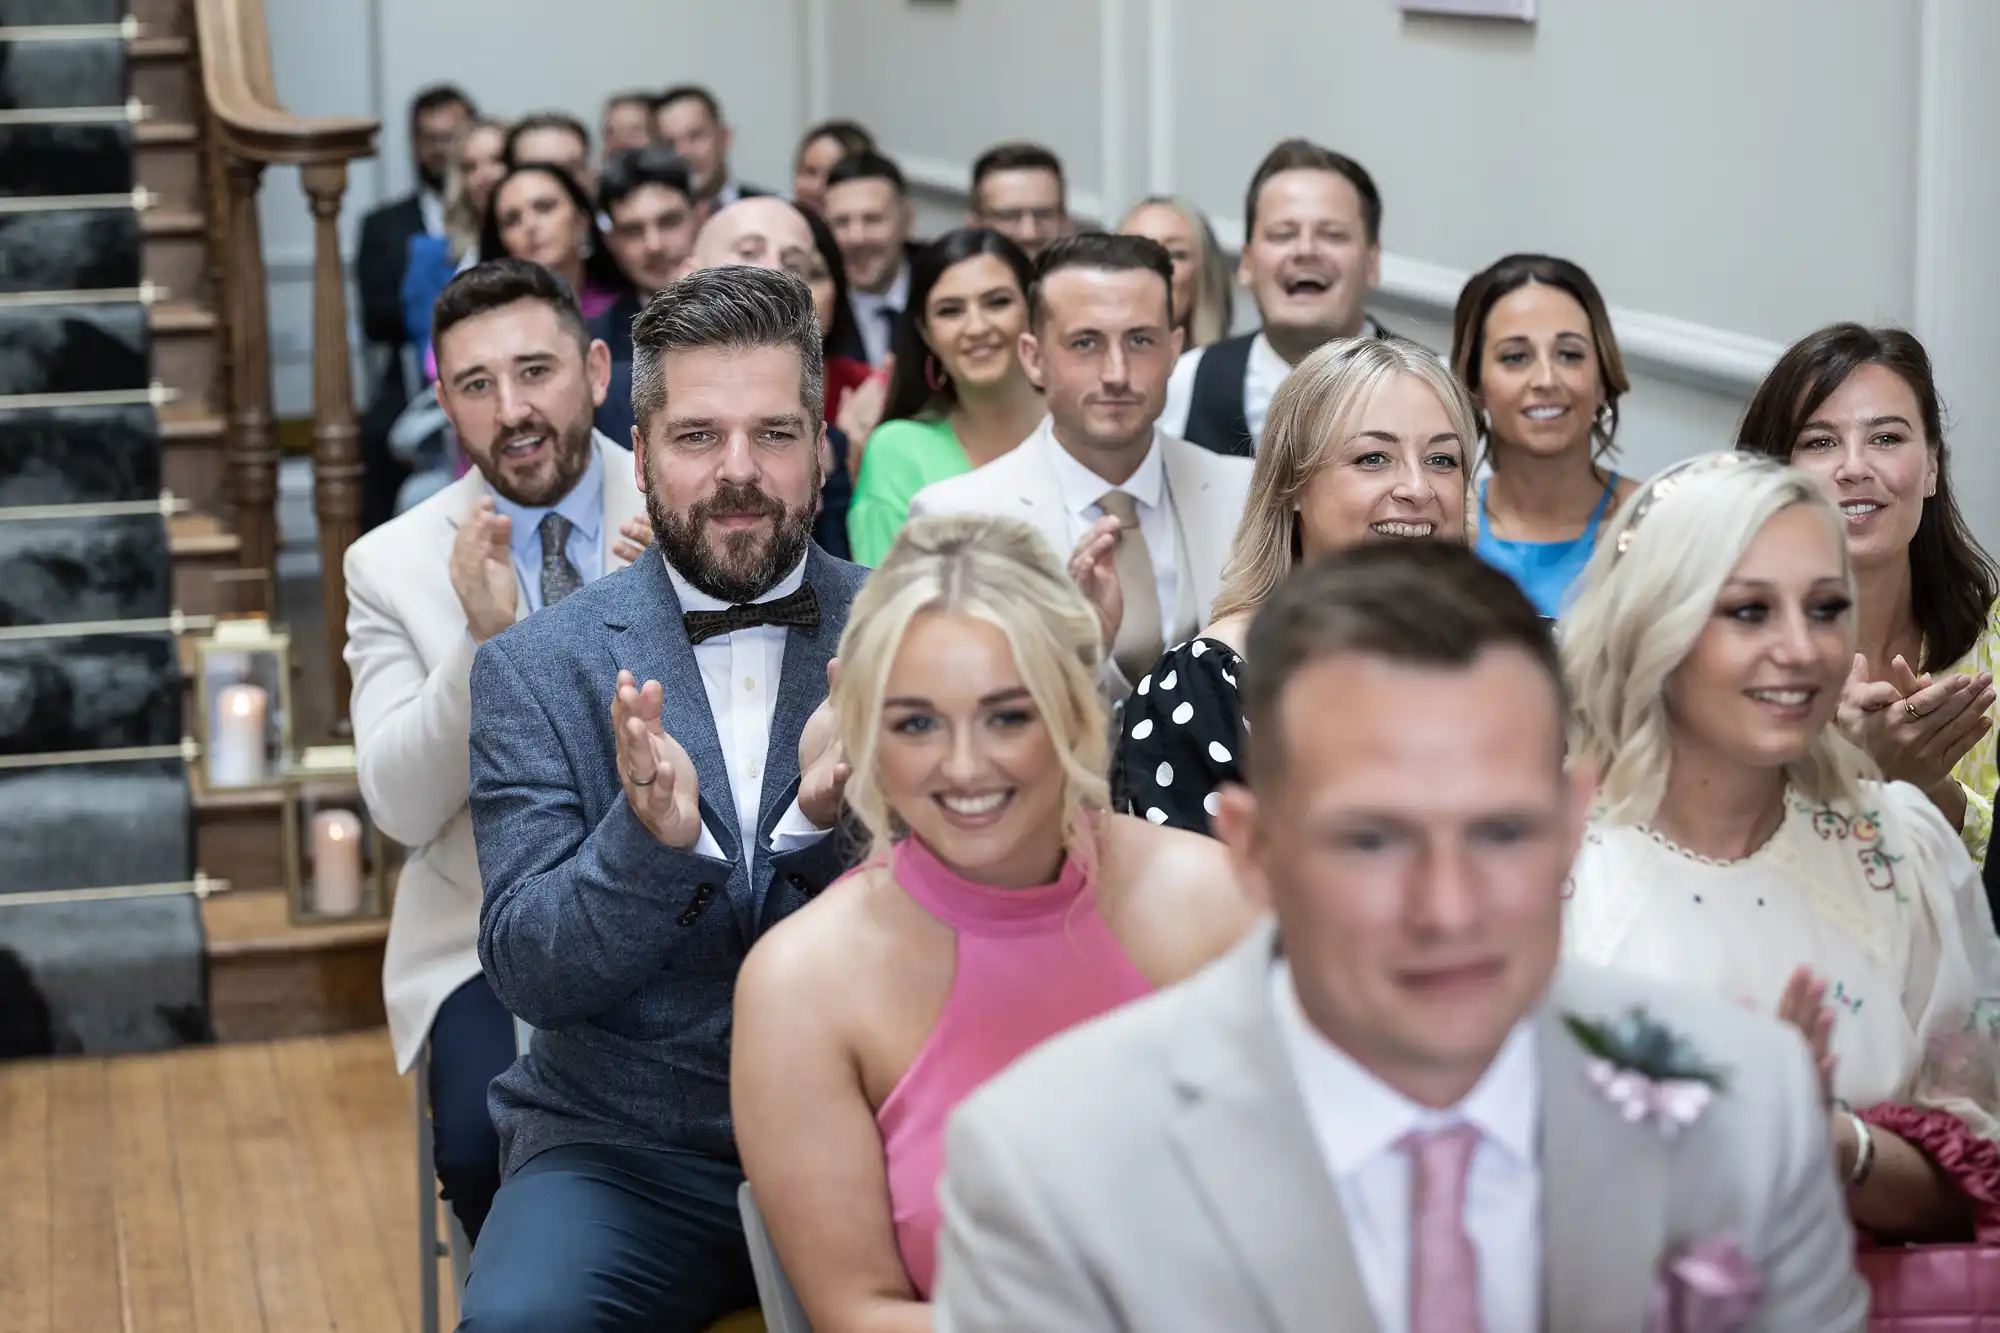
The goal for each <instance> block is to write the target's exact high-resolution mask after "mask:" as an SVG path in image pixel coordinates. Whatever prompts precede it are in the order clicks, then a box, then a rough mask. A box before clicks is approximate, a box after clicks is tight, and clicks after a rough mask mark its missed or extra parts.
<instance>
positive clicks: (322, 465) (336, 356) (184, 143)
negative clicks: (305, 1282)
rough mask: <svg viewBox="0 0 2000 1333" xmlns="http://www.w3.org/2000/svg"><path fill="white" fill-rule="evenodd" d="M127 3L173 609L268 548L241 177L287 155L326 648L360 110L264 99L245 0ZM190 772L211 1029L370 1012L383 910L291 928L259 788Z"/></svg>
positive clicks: (259, 367)
mask: <svg viewBox="0 0 2000 1333" xmlns="http://www.w3.org/2000/svg"><path fill="white" fill-rule="evenodd" d="M130 12H131V16H132V18H134V19H136V20H137V30H138V31H137V35H136V36H132V37H130V38H129V39H128V43H127V46H128V58H129V62H130V67H131V69H132V91H133V95H134V96H135V97H136V98H137V99H138V100H139V101H140V102H141V103H142V104H143V105H144V106H145V108H146V112H147V118H146V119H145V120H143V121H141V122H140V123H139V124H138V125H137V126H135V127H134V128H135V136H134V142H135V147H136V158H137V177H138V182H139V184H140V185H141V186H142V187H143V188H144V189H145V190H146V191H147V192H148V194H149V195H150V204H149V206H148V208H147V209H146V211H145V213H144V214H143V215H142V220H141V221H142V230H143V235H144V238H145V262H144V274H145V277H146V279H147V281H149V282H150V283H152V284H153V285H154V287H155V288H156V289H157V290H159V291H161V292H162V293H164V296H163V298H162V299H161V300H159V301H158V302H156V303H155V304H154V305H153V307H152V309H151V325H152V335H153V376H154V379H155V380H156V382H158V383H159V384H161V385H163V386H165V387H166V388H167V389H168V390H170V391H171V399H170V401H169V402H168V403H167V405H166V406H164V407H162V408H161V409H160V414H159V415H160V435H161V450H162V472H163V479H164V485H165V487H166V489H168V490H170V491H172V492H173V493H174V494H175V495H176V496H178V497H181V498H183V499H185V500H186V501H187V502H188V503H189V506H190V507H189V508H188V510H187V511H186V512H184V513H181V514H179V515H176V516H175V517H174V518H172V519H171V520H170V526H169V531H170V535H171V549H172V552H173V560H174V595H175V602H176V605H177V606H178V607H179V609H180V610H181V611H182V612H183V613H185V614H187V615H190V616H196V615H213V614H218V613H228V612H231V611H236V610H242V609H245V608H244V607H243V606H242V605H241V600H242V598H243V590H244V588H245V587H246V586H248V585H247V584H246V583H245V582H244V581H243V580H241V579H231V578H223V577H218V576H219V575H232V574H235V573H236V572H237V571H252V572H255V571H264V572H266V573H268V572H269V571H271V570H272V568H273V565H274V561H275V558H276V522H275V513H274V503H275V498H276V466H277V453H276V447H275V444H274V442H273V440H274V431H273V426H274V422H273V420H272V412H271V401H270V398H271V388H270V369H269V367H270V360H269V355H268V351H267V349H266V346H265V344H266V341H267V338H268V333H267V330H266V326H265V325H266V315H265V311H266V309H267V306H266V301H265V297H264V283H265V273H264V265H263V255H262V245H261V240H260V237H259V235H258V226H257V200H256V190H257V185H258V182H259V180H260V178H261V174H262V170H263V168H264V167H265V166H267V165H272V164H275V163H286V164H293V165H299V166H301V167H303V168H304V170H305V175H306V177H307V182H308V193H309V195H310V197H311V200H312V208H313V212H314V216H315V219H316V221H317V223H318V226H317V227H316V242H317V244H318V246H319V247H320V248H321V253H320V254H319V256H318V263H317V265H316V290H315V303H316V318H315V321H314V327H315V333H316V335H318V336H316V339H315V343H316V345H315V347H314V364H315V377H314V378H315V386H316V389H315V407H316V411H315V423H314V424H315V429H314V440H315V458H314V462H315V467H316V471H317V473H318V476H317V479H316V489H317V496H318V500H319V506H318V508H319V518H320V526H321V534H322V545H321V559H322V589H323V594H324V601H325V603H326V605H325V608H324V614H325V628H326V631H327V633H326V635H325V638H326V640H327V641H328V645H329V646H328V651H329V652H331V653H332V654H334V655H335V656H336V658H337V655H338V654H339V652H340V650H341V647H342V646H343V645H344V643H345V633H344V630H345V624H344V622H345V618H346V596H345V591H344V589H343V588H342V587H341V584H340V557H341V555H342V554H343V553H344V551H345V548H346V546H347V544H348V543H349V542H351V541H352V540H353V538H354V536H356V535H358V532H357V529H358V523H357V519H358V513H357V505H356V499H357V497H356V495H355V494H354V492H355V491H356V490H357V486H356V483H357V481H358V463H357V458H358V453H357V450H356V447H355V435H354V424H353V423H354V411H353V405H352V402H351V389H350V387H349V386H350V384H351V380H350V377H349V371H348V366H347V355H348V354H347V341H346V308H345V299H344V295H343V293H342V292H341V290H340V282H341V267H340V262H339V254H338V248H337V247H338V238H337V235H336V233H335V230H334V221H335V219H337V217H338V213H339V204H340V194H341V191H342V189H343V187H344V183H345V171H346V162H347V161H348V160H351V159H353V158H356V157H364V156H368V155H370V154H372V152H373V135H374V131H375V128H376V127H375V123H374V122H373V121H366V120H359V119H352V120H350V119H339V120H331V121H316V120H306V119H303V118H299V117H294V116H291V115H290V114H289V113H287V112H285V111H284V110H283V108H282V107H281V106H280V105H279V104H278V103H277V100H276V96H275V90H274V89H273V87H272V86H271V78H270V60H269V51H268V43H267V39H266V35H265V27H264V18H263V10H262V4H261V0H131V5H130ZM257 582H258V583H259V584H260V586H263V587H269V586H270V585H269V584H268V583H265V582H262V581H257ZM258 600H261V598H259V599H258ZM252 609H254V608H252ZM262 609H263V610H265V611H266V612H267V613H270V612H273V611H275V607H272V606H268V605H267V606H265V607H263V608H262ZM314 637H318V636H314ZM185 656H186V654H184V658H185ZM330 674H331V675H332V678H333V687H332V691H331V692H332V694H333V695H334V697H332V698H329V699H327V700H324V701H316V702H322V703H324V705H325V707H322V708H316V709H307V710H304V711H306V712H307V713H308V714H309V715H311V714H315V713H316V714H319V715H321V716H326V717H330V718H332V719H334V720H336V721H339V720H342V719H344V718H345V715H346V697H345V696H346V690H347V676H346V671H345V669H344V666H342V665H341V664H339V663H338V662H337V661H336V662H335V664H334V668H333V669H332V670H331V672H330ZM190 716H192V712H190ZM297 739H298V741H299V743H300V744H302V745H303V744H312V743H317V742H320V741H323V740H326V739H329V737H326V736H315V735H301V736H299V737H298V738H297ZM196 769H197V770H198V765H197V766H196ZM190 781H191V786H192V789H193V792H194V796H195V813H196V864H197V865H198V867H199V868H200V870H201V872H202V873H203V874H205V875H207V876H209V877H211V878H213V879H219V880H224V881H227V882H228V883H229V884H230V885H231V886H232V887H231V889H230V890H229V891H228V892H225V893H219V894H216V895H214V896H211V897H209V898H208V899H206V900H205V901H204V903H203V906H202V920H203V926H204V928H205V930H206V933H207V936H208V971H209V995H210V1004H211V1008H212V1011H213V1017H214V1022H215V1027H216V1032H217V1035H218V1036H219V1037H220V1038H221V1039H223V1040H225V1041H228V1040H262V1039H267V1038H273V1037H284V1036H298V1035H305V1034H311V1033H325V1032H336V1031H344V1030H349V1029H353V1028H359V1027H367V1026H373V1025H376V1024H379V1023H381V1022H382V1021H383V1019H382V994H381V966H382V946H383V941H384V939H385V938H386V936H387V923H386V922H384V921H366V922H355V923H351V924H345V925H337V926H311V927H300V926H293V925H291V924H290V923H289V921H288V920H287V914H286V910H285V899H284V890H283V888H282V885H283V883H284V863H283V840H282V833H281V823H280V811H281V804H280V798H279V796H278V794H277V793H275V792H209V791H207V790H206V789H205V786H204V784H203V783H202V782H201V775H200V773H199V771H191V773H190Z"/></svg>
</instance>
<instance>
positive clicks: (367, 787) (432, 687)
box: [346, 550, 476, 847]
mask: <svg viewBox="0 0 2000 1333" xmlns="http://www.w3.org/2000/svg"><path fill="white" fill-rule="evenodd" d="M346 572H347V652H346V657H347V668H348V671H349V672H351V673H352V675H353V677H354V694H353V697H352V699H351V701H350V703H349V714H350V716H351V717H352V719H353V722H354V749H355V764H356V767H357V768H358V770H359V772H360V780H361V795H362V798H363V799H364V800H366V801H367V802H368V810H369V813H370V814H372V815H373V816H374V819H375V823H376V824H377V826H379V827H380V828H381V830H382V831H383V832H384V833H386V834H388V835H389V836H390V837H392V838H394V839H395V840H396V841H397V842H400V843H402V844H403V845H404V846H406V847H421V846H423V845H424V844H425V843H427V842H430V841H431V840H432V839H434V838H436V837H437V836H438V834H439V833H441V832H442V831H443V830H444V826H445V824H446V823H448V822H449V821H450V819H451V817H452V816H453V815H455V814H457V813H458V812H459V811H460V810H461V809H463V808H464V806H465V800H466V792H467V789H468V788H469V787H470V785H471V759H470V751H469V749H468V737H469V734H470V729H471V723H472V656H473V653H474V652H475V651H476V649H475V648H474V646H473V643H472V639H471V637H470V636H469V635H467V634H464V633H460V634H459V635H458V636H457V637H456V638H455V639H454V641H453V646H452V648H451V650H450V651H449V652H447V653H446V654H445V655H444V657H443V658H441V659H440V660H439V661H438V663H437V665H436V666H434V667H432V668H430V669H428V670H426V669H425V667H424V663H423V658H422V656H421V655H420V654H419V653H418V652H417V645H416V643H415V641H414V640H413V639H412V638H411V637H410V633H409V631H408V629H407V628H406V627H405V626H404V625H403V622H402V620H401V619H400V618H399V617H398V616H397V615H396V613H395V611H394V610H393V609H392V608H391V606H390V605H389V601H388V599H387V597H386V596H385V590H384V589H383V588H381V587H378V586H377V584H376V581H375V579H374V578H373V577H372V576H371V574H370V572H369V570H368V569H367V568H366V566H365V565H364V564H363V563H362V562H360V561H357V560H355V559H354V553H353V552H352V551H351V550H350V551H349V552H348V558H347V561H346Z"/></svg>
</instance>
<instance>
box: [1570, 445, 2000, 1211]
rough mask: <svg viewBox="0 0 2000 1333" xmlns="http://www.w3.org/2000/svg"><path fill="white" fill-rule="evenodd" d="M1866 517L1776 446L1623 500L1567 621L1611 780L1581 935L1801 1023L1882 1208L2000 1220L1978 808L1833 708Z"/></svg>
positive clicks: (1867, 1200)
mask: <svg viewBox="0 0 2000 1333" xmlns="http://www.w3.org/2000/svg"><path fill="white" fill-rule="evenodd" d="M1842 526H1843V524H1842V519H1841V516H1840V514H1839V512H1838V511H1837V510H1835V509H1834V507H1833V505H1832V504H1831V503H1830V502H1829V501H1828V500H1827V499H1826V498H1825V497H1824V496H1823V495H1822V494H1821V493H1820V490H1819V488H1818V487H1817V486H1815V485H1814V483H1813V482H1812V481H1811V480H1810V479H1809V478H1807V477H1806V476H1804V475H1802V474H1801V473H1799V472H1796V471H1794V470H1792V469H1790V468H1787V467H1783V466H1781V465H1779V464H1777V463H1775V462H1771V461H1769V460H1765V459H1760V458H1756V457H1753V456H1751V455H1748V454H1712V455H1707V456H1705V457H1702V458H1699V459H1696V460H1693V461H1691V462H1688V463H1684V464H1680V465H1678V466H1676V467H1674V468H1671V469H1669V470H1668V471H1666V472H1664V473H1662V474H1661V475H1660V476H1658V477H1655V478H1654V479H1653V480H1652V481H1651V482H1649V483H1647V485H1646V486H1644V487H1643V488H1641V490H1640V491H1639V492H1638V494H1637V495H1636V496H1634V498H1633V499H1632V500H1631V501H1629V502H1628V503H1627V504H1626V505H1625V507H1624V508H1623V509H1622V510H1621V511H1620V513H1619V515H1618V518H1617V521H1616V522H1615V524H1614V525H1613V528H1612V532H1613V533H1615V536H1609V535H1608V536H1607V539H1606V540H1605V541H1604V542H1603V543H1602V544H1600V545H1599V547H1598V550H1597V554H1596V555H1595V556H1593V557H1592V559H1591V563H1590V566H1589V568H1588V570H1587V571H1586V573H1585V576H1584V583H1583V586H1582V588H1581V590H1580V592H1579V594H1578V596H1577V598H1576V601H1575V602H1574V604H1573V605H1572V606H1571V608H1570V610H1569V612H1568V613H1567V615H1566V616H1565V617H1564V620H1563V633H1562V650H1563V662H1564V668H1565V673H1566V675H1567V676H1568V678H1569V682H1570V686H1571V688H1572V690H1573V692H1574V700H1573V707H1572V736H1571V757H1572V761H1573V762H1574V763H1577V764H1580V765H1584V766H1586V767H1588V768H1589V769H1591V770H1593V771H1595V772H1596V773H1597V774H1598V775H1599V776H1600V788H1599V793H1598V802H1599V808H1598V812H1597V815H1596V817H1595V818H1594V820H1593V821H1592V824H1591V826H1590V828H1589V830H1588V832H1587V833H1586V835H1585V838H1584V843H1583V847H1582V850H1581V852H1580V853H1579V855H1578V857H1577V862H1576V867H1575V871H1574V876H1573V879H1572V882H1571V885H1570V889H1569V901H1568V908H1567V912H1566V917H1565V923H1564V943H1565V947H1566V948H1567V949H1568V950H1569V952H1571V953H1572V954H1574V955H1576V956H1577V957H1579V958H1581V959H1583V960H1584V961H1585V962H1589V963H1593V964H1597V965H1600V966H1609V967H1617V968H1623V969H1627V970H1630V971H1634V972H1639V973H1644V974H1647V975H1650V976H1654V977H1657V978H1660V979H1662V980H1666V981H1671V982H1677V983H1682V984H1685V985H1689V986H1693V987H1695V988H1697V989H1701V990H1705V991H1709V992H1711V993H1714V994H1718V995H1721V996H1724V997H1726V998H1729V999H1733V1000H1738V1001H1741V1002H1744V1003H1747V1004H1750V1005H1752V1006H1754V1007H1756V1008H1760V1009H1774V1010H1776V1011H1777V1012H1778V1013H1779V1014H1780V1015H1781V1016H1782V1017H1785V1018H1788V1019H1790V1020H1791V1021H1793V1022H1794V1023H1796V1024H1797V1025H1798V1026H1799V1028H1800V1029H1801V1031H1802V1032H1803V1033H1804V1034H1805V1035H1806V1036H1807V1038H1808V1039H1809V1040H1810V1041H1811V1043H1812V1044H1813V1046H1814V1048H1815V1050H1816V1053H1817V1054H1818V1055H1819V1057H1820V1064H1821V1070H1822V1076H1823V1078H1824V1080H1825V1082H1826V1084H1827V1092H1828V1098H1829V1111H1828V1115H1827V1131H1828V1133H1829V1134H1830V1135H1831V1137H1832V1142H1833V1147H1834V1153H1835V1157H1836V1161H1837V1163H1838V1165H1839V1168H1840V1171H1841V1173H1842V1176H1843V1178H1844V1179H1845V1181H1846V1182H1847V1203H1848V1210H1849V1212H1850V1214H1851V1215H1852V1217H1853V1220H1854V1222H1855V1223H1856V1225H1857V1226H1858V1227H1859V1228H1861V1229H1862V1230H1863V1231H1864V1232H1866V1233H1868V1234H1870V1235H1872V1236H1874V1237H1877V1238H1881V1239H1887V1240H1896V1241H1941V1240H1965V1239H1970V1238H1971V1237H1972V1236H1973V1234H1974V1233H1975V1231H1977V1232H1978V1233H1979V1234H1981V1235H1982V1236H1984V1235H1988V1234H2000V1230H1996V1228H2000V1153H1996V1151H1995V1148H1994V1144H1993V1139H1994V1138H1995V1136H1996V1134H2000V1121H1996V1120H1995V1118H1994V1117H1995V1113H1996V1110H2000V1085H1996V1072H2000V1061H1996V1047H1995V1041H1994V1032H1995V1023H1996V1020H2000V942H1996V941H1995V939H1994V934H1993V922H1992V918H1991V916H1990V914H1989V912H1988V910H1987V907H1986V902H1985V897H1984V895H1983V893H1982V891H1981V888H1980V884H1979V872H1978V870H1977V869H1976V868H1975V867H1974V866H1973V864H1972V860H1971V858H1970V857H1968V856H1967V855H1966V852H1965V848H1964V847H1963V846H1962V845H1961V844H1960V842H1959V839H1958V835H1957V831H1956V830H1955V829H1953V828H1951V827H1950V826H1949V825H1947V824H1946V822H1945V820H1944V819H1943V818H1942V817H1941V816H1940V815H1939V813H1938V811H1937V809H1936V808H1935V807H1934V806H1933V805H1932V804H1931V802H1930V801H1929V800H1927V799H1926V798H1925V797H1924V795H1923V793H1922V792H1920V791H1918V790H1917V789H1916V788H1914V787H1912V786H1909V785H1908V784H1906V783H1900V782H1898V783H1882V782H1879V781H1875V780H1874V779H1873V765H1872V764H1870V763H1869V761H1868V759H1867V757H1866V756H1865V755H1864V754H1863V753H1862V751H1861V750H1860V749H1858V748H1857V747H1856V746H1855V745H1854V744H1853V743H1852V742H1851V741H1849V740H1848V739H1847V738H1846V737H1845V736H1844V735H1843V734H1842V733H1841V731H1840V730H1839V728H1837V727H1836V726H1834V725H1833V721H1834V713H1835V710H1836V708H1837V707H1838V705H1839V703H1840V694H1841V683H1842V681H1843V680H1844V679H1845V678H1846V676H1847V672H1848V668H1849V663H1850V662H1851V660H1852V658H1853V654H1854V637H1855V615H1854V571H1853V569H1852V567H1851V566H1850V564H1849V561H1848V557H1847V548H1846V544H1845V542H1844V540H1843V535H1844V534H1843V532H1842ZM1835 1097H1838V1098H1839V1099H1841V1101H1839V1102H1835V1101H1834V1100H1833V1099H1834V1098H1835ZM1847 1103H1851V1104H1852V1105H1853V1106H1854V1107H1855V1108H1857V1109H1856V1110H1855V1111H1852V1112H1850V1111H1849V1110H1847V1109H1846V1104H1847Z"/></svg>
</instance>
